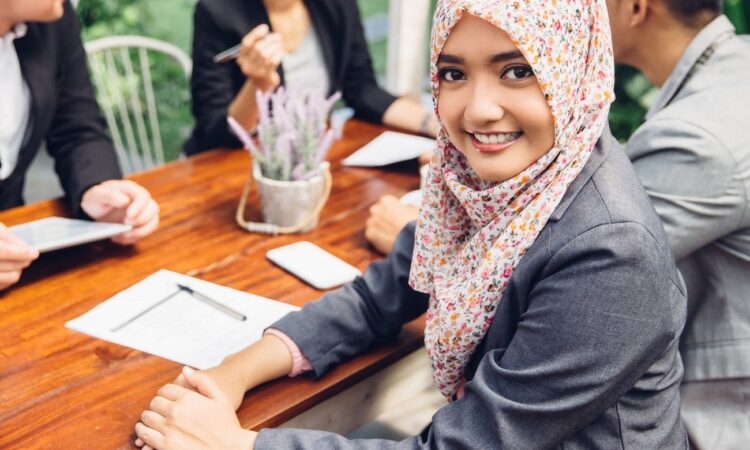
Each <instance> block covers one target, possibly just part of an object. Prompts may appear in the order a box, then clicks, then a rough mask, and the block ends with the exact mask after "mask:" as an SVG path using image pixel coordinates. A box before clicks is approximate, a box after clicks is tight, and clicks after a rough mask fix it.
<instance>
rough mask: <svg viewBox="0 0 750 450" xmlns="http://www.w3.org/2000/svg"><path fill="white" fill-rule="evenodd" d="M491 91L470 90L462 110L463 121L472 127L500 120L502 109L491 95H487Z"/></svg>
mask: <svg viewBox="0 0 750 450" xmlns="http://www.w3.org/2000/svg"><path fill="white" fill-rule="evenodd" d="M488 92H492V91H491V90H487V89H486V88H482V87H481V86H477V87H476V88H475V89H473V90H472V92H471V96H470V97H469V99H468V103H467V104H466V109H465V110H464V119H465V120H466V121H467V122H468V123H470V124H473V125H483V124H486V123H489V122H496V121H499V120H502V118H503V116H504V115H505V108H503V107H502V106H501V105H500V104H499V103H498V102H497V100H496V99H495V98H493V97H494V96H492V95H487V93H488Z"/></svg>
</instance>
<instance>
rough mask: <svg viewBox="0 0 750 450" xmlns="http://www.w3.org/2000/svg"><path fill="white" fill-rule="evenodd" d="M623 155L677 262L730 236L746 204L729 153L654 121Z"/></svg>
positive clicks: (694, 132) (700, 133)
mask: <svg viewBox="0 0 750 450" xmlns="http://www.w3.org/2000/svg"><path fill="white" fill-rule="evenodd" d="M626 152H627V154H628V157H629V158H630V159H631V161H632V162H633V166H634V167H635V171H636V173H637V174H638V178H639V179H640V180H641V183H643V186H644V187H645V188H646V192H647V193H648V196H649V197H650V198H651V202H652V203H653V205H654V208H655V209H656V212H657V213H658V214H659V217H660V218H661V220H662V222H663V223H664V229H665V230H666V231H667V236H668V238H669V241H670V244H671V245H672V251H673V252H674V254H675V258H676V259H677V260H678V261H679V260H681V259H682V258H684V257H685V256H687V255H689V254H691V253H693V252H694V251H696V250H698V249H700V248H701V247H703V246H705V245H706V244H708V243H710V242H713V241H715V240H717V239H720V238H721V237H723V236H725V235H727V234H728V233H730V232H731V231H734V230H735V229H736V228H737V227H738V225H739V224H740V223H741V221H742V218H743V214H744V213H745V209H746V205H747V202H748V198H747V193H746V192H745V189H744V186H743V185H742V177H741V176H738V175H737V174H736V173H735V172H736V168H737V167H738V165H737V164H736V161H735V160H734V158H733V157H732V155H731V154H730V153H729V151H728V150H727V149H726V148H725V147H724V146H723V145H722V144H721V143H720V142H719V141H718V140H717V139H716V138H715V137H714V136H713V135H711V134H710V133H709V132H708V131H706V130H704V129H702V128H701V127H700V126H698V125H695V124H689V123H685V122H682V121H678V120H672V119H652V120H651V121H649V122H647V123H646V124H645V125H644V126H643V127H642V128H641V130H639V131H638V132H637V133H636V134H634V135H633V137H632V138H631V139H630V141H629V142H628V144H627V147H626Z"/></svg>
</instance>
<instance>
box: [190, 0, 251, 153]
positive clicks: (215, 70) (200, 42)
mask: <svg viewBox="0 0 750 450" xmlns="http://www.w3.org/2000/svg"><path fill="white" fill-rule="evenodd" d="M193 23H194V29H193V74H192V77H191V80H190V91H191V94H192V98H193V115H194V116H195V136H196V138H197V141H198V146H199V148H188V149H187V150H189V151H190V152H191V153H197V152H201V151H205V150H210V149H214V148H228V147H229V148H236V147H242V144H240V141H239V140H238V139H237V138H236V137H234V135H232V133H230V131H229V128H228V126H227V114H228V111H229V105H230V104H231V103H232V100H233V99H234V95H236V92H235V90H234V88H233V86H232V70H234V69H235V67H236V63H235V62H234V61H229V62H226V63H224V64H216V63H214V62H213V57H214V56H215V55H216V54H218V53H220V52H222V51H224V50H226V49H227V48H229V47H231V46H232V45H235V44H237V42H232V43H229V42H227V41H226V38H225V37H224V35H225V32H224V31H223V30H222V29H221V28H220V27H219V26H218V25H217V24H216V22H215V21H214V18H213V16H212V15H211V12H210V11H209V10H208V9H207V8H206V7H205V6H204V5H203V4H202V2H198V3H197V4H196V6H195V14H194V16H193Z"/></svg>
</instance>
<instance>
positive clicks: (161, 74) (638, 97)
mask: <svg viewBox="0 0 750 450" xmlns="http://www.w3.org/2000/svg"><path fill="white" fill-rule="evenodd" d="M196 1H197V0H77V1H76V0H73V4H74V5H76V11H77V14H78V16H79V18H80V19H81V23H82V32H83V38H84V41H85V42H91V41H93V40H96V39H99V38H103V37H107V36H115V35H117V36H122V35H138V36H147V37H152V38H155V39H159V40H162V41H166V42H169V43H172V44H174V45H176V46H177V47H178V48H180V49H182V50H183V51H184V52H186V53H187V55H190V53H191V41H192V34H193V30H192V23H193V9H194V6H195V3H196ZM357 3H358V4H359V7H360V11H361V14H362V18H363V24H364V28H365V35H366V37H367V40H368V42H369V46H370V52H371V55H372V57H373V64H374V67H375V71H376V74H377V75H378V77H379V79H380V81H381V84H382V85H384V86H386V87H387V88H388V89H390V90H391V91H393V92H395V93H398V94H403V93H405V91H407V92H414V91H415V90H416V91H419V90H421V91H422V94H423V96H427V91H428V90H429V86H428V83H427V76H426V73H427V65H428V57H429V54H428V47H429V26H430V19H431V16H432V9H433V8H434V4H435V0H357ZM724 4H725V13H726V14H727V16H728V17H729V18H730V20H731V21H732V22H733V23H734V25H735V27H736V28H737V31H738V32H739V33H741V34H746V33H748V25H750V0H725V1H724ZM416 5H419V6H416ZM415 10H419V11H424V12H425V17H414V14H415V12H414V11H415ZM420 14H421V13H420ZM393 29H399V30H400V32H399V33H396V34H395V36H399V38H398V39H393V38H391V39H390V40H391V41H394V42H389V35H390V36H394V34H393ZM414 30H416V31H414ZM415 33H416V34H415ZM422 33H424V36H422V37H421V38H420V36H419V35H420V34H422ZM399 41H404V42H417V46H418V47H422V48H417V49H415V48H414V45H404V44H403V43H399ZM389 45H395V47H393V48H392V49H391V50H394V51H392V52H389V51H388V49H389V47H388V46H389ZM154 58H155V59H154V60H153V61H152V65H151V67H152V73H151V77H152V78H153V84H154V86H158V88H157V89H156V90H155V92H154V96H155V100H156V107H157V109H158V115H159V118H160V122H161V125H160V126H161V135H162V137H163V146H164V152H165V157H166V160H167V161H169V160H172V159H175V158H177V157H179V155H180V152H181V150H182V147H183V144H184V142H185V140H186V139H187V137H188V136H189V134H190V131H191V129H192V126H193V120H192V114H191V112H190V91H189V85H188V81H187V79H186V78H185V76H184V73H183V72H182V68H181V67H180V66H179V65H178V64H176V63H175V62H174V61H173V60H170V59H169V58H165V57H163V56H159V55H156V56H154ZM159 58H163V59H162V60H160V59H159ZM415 59H417V60H419V61H421V62H417V63H415V62H414V60H415ZM133 61H134V62H135V55H134V56H133ZM92 69H96V68H95V67H92ZM388 69H390V70H388ZM92 72H93V75H94V77H96V76H97V73H96V70H93V71H92ZM399 72H401V74H400V75H399V74H398V73H399ZM406 72H411V77H410V74H409V73H406ZM394 73H396V75H395V78H394ZM125 83H126V81H125V80H124V79H122V80H120V81H119V82H117V83H116V84H121V85H122V84H125ZM415 86H416V88H415ZM615 91H616V95H617V101H616V102H615V104H614V106H613V107H612V110H611V113H610V123H611V127H612V131H613V133H614V134H615V136H616V137H617V138H618V139H620V140H621V141H625V140H627V139H628V137H629V136H630V135H631V134H632V133H633V131H634V130H635V129H636V128H637V127H638V126H639V125H640V124H641V122H642V120H643V117H644V115H645V113H646V111H647V109H648V107H649V105H650V103H651V102H652V101H653V100H654V98H655V93H656V91H655V89H654V88H653V86H651V84H650V83H649V82H648V81H647V80H646V79H645V78H644V77H643V76H642V75H640V74H638V73H637V72H636V71H635V70H633V69H631V68H628V67H618V68H617V85H616V89H615ZM98 98H99V102H100V103H102V102H107V101H108V100H107V99H106V98H103V96H101V95H99V96H98ZM102 106H103V107H106V106H107V105H104V104H103V105H102ZM109 106H112V105H109ZM51 166H52V160H51V159H50V158H49V156H48V155H46V152H40V155H39V156H38V158H37V161H35V164H34V166H32V170H31V172H30V174H29V178H28V181H29V183H27V186H26V190H25V197H26V199H27V201H30V202H33V201H37V200H41V199H45V198H52V197H57V196H59V195H61V194H62V190H61V189H60V187H59V184H58V182H57V180H56V179H55V178H54V177H49V176H47V175H46V174H48V173H49V171H50V170H51Z"/></svg>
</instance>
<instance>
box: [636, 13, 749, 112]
mask: <svg viewBox="0 0 750 450" xmlns="http://www.w3.org/2000/svg"><path fill="white" fill-rule="evenodd" d="M734 35H735V29H734V26H733V25H732V22H730V21H729V19H728V18H727V16H723V15H722V16H719V17H717V18H716V19H714V20H713V21H712V22H711V23H709V24H708V25H706V27H705V28H703V29H702V30H701V31H700V33H698V35H696V36H695V38H694V39H693V41H692V42H691V43H690V45H688V47H687V49H686V50H685V53H684V54H683V55H682V58H680V61H679V62H678V63H677V65H676V66H675V68H674V70H673V71H672V74H671V75H670V76H669V78H668V79H667V81H666V83H664V86H663V87H662V89H661V91H660V92H659V95H658V97H657V98H656V101H655V102H654V104H653V105H652V106H651V108H650V109H649V111H648V114H647V115H646V120H648V119H650V118H651V117H653V116H654V114H656V113H657V112H659V111H661V110H662V109H664V108H666V107H667V106H668V105H669V104H670V103H671V102H672V100H674V98H675V97H676V96H677V95H678V94H679V92H680V90H681V89H682V88H683V87H684V86H685V84H686V83H687V82H688V81H689V79H690V77H692V75H693V74H695V72H696V70H697V69H699V68H700V67H701V66H702V65H703V64H705V63H706V61H708V58H710V57H711V56H712V55H713V54H714V52H715V51H716V49H717V48H718V47H719V46H720V45H721V44H723V43H724V42H726V41H727V40H728V39H729V38H731V37H733V36H734Z"/></svg>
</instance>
